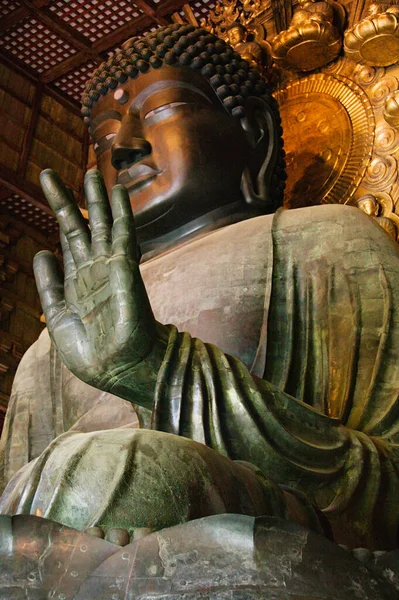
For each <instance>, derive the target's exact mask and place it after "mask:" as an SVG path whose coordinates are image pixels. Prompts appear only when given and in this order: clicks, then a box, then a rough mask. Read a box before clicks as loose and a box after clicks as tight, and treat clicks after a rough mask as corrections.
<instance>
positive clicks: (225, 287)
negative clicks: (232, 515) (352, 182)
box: [0, 206, 399, 548]
mask: <svg viewBox="0 0 399 600" xmlns="http://www.w3.org/2000/svg"><path fill="white" fill-rule="evenodd" d="M141 270H142V276H143V279H144V282H145V284H146V288H147V291H148V294H149V297H150V300H151V304H152V306H153V310H154V314H155V316H156V318H157V319H158V320H159V321H160V322H162V323H169V322H171V323H173V325H175V326H177V327H178V329H179V330H182V331H183V332H182V333H179V332H178V330H177V329H176V327H174V326H170V327H169V343H168V348H167V351H166V354H165V357H164V360H163V364H162V366H161V369H160V372H159V374H158V381H157V385H156V389H155V394H154V403H153V406H152V411H151V414H149V413H148V412H146V411H145V410H142V409H141V411H138V412H139V415H140V420H141V424H142V425H144V426H146V427H148V428H152V429H157V430H159V431H162V432H167V433H172V434H176V435H179V436H184V437H187V438H190V439H193V440H195V441H197V442H201V443H203V444H206V445H208V446H210V447H211V448H214V449H215V450H217V451H218V452H219V453H221V454H223V455H225V456H227V457H229V458H232V459H235V460H237V459H239V460H245V461H248V462H251V463H253V464H255V465H256V466H257V467H258V468H259V469H261V470H262V471H263V472H264V473H266V474H267V475H269V476H270V477H271V478H272V479H273V480H275V481H276V482H278V483H280V484H284V485H289V486H291V487H294V488H297V489H299V490H302V491H304V492H305V493H306V494H307V495H308V497H309V498H310V499H311V500H312V501H314V502H315V503H316V504H317V505H318V506H319V508H321V509H322V510H324V512H325V514H326V516H327V517H328V519H329V521H330V523H331V525H332V528H333V531H334V535H335V537H336V539H337V540H338V541H339V542H342V543H349V544H353V543H354V544H355V545H368V546H370V547H380V548H381V547H386V548H390V547H394V545H395V543H396V541H395V538H396V533H397V528H398V521H399V508H398V506H397V497H398V492H399V486H398V473H399V467H398V441H399V418H398V413H399V402H398V392H399V368H398V359H399V319H398V311H399V277H398V275H399V251H398V246H397V245H396V244H395V243H394V242H393V241H391V239H390V238H389V236H387V234H386V233H385V232H384V231H383V230H382V229H381V228H380V227H379V226H378V225H377V224H376V223H374V222H373V221H372V220H371V219H369V218H368V217H367V216H366V215H364V214H363V213H361V212H360V211H358V210H357V209H354V208H350V207H343V206H320V207H312V208H306V209H299V210H292V211H279V212H278V213H276V215H274V216H265V217H258V218H255V219H250V220H248V221H244V222H241V223H238V224H236V225H232V226H230V227H226V228H223V229H221V230H218V231H216V232H212V233H209V234H207V235H204V236H202V237H200V238H198V239H195V240H194V241H191V242H189V243H186V244H183V245H181V246H180V247H177V248H175V249H173V250H171V251H169V252H166V253H165V254H163V255H161V256H159V257H157V258H154V259H152V260H150V261H148V262H147V263H144V264H143V265H142V269H141ZM42 335H43V338H42V340H41V342H39V344H40V343H41V344H42V347H43V345H45V344H46V343H47V346H48V348H47V350H46V351H44V352H42V354H41V356H40V358H39V360H40V361H41V365H42V367H41V368H43V365H44V369H45V372H46V369H47V374H48V375H45V373H43V371H42V372H41V376H40V378H41V380H42V381H43V378H44V379H45V381H46V383H45V385H47V386H49V381H52V383H51V385H52V388H51V389H50V390H49V389H48V388H47V391H46V394H45V395H43V393H42V392H43V385H42V387H40V385H37V384H36V379H35V377H34V374H35V372H36V373H37V362H36V361H37V360H38V357H36V356H34V354H35V350H34V349H31V350H30V351H28V352H30V355H29V360H26V357H25V359H23V361H22V362H21V366H20V369H19V371H18V374H17V377H16V382H15V386H14V391H13V395H12V400H11V402H10V409H9V413H8V416H7V421H6V425H5V430H4V433H3V437H2V450H1V453H2V460H3V465H4V467H3V469H4V477H5V480H6V481H7V480H9V479H10V477H11V476H12V475H13V474H14V473H15V471H16V470H17V469H18V468H20V467H23V465H24V464H25V465H26V463H27V462H28V461H30V460H32V459H35V458H36V457H37V456H39V454H40V452H42V451H44V450H45V448H46V446H47V444H48V443H49V442H50V441H51V440H54V441H53V450H52V451H53V452H57V451H59V452H62V451H63V448H64V450H65V444H66V443H67V442H66V441H65V440H67V439H68V437H67V438H65V436H63V435H61V436H60V434H62V433H63V432H67V431H69V432H71V433H70V434H67V435H76V433H77V432H80V434H84V433H85V432H88V431H98V430H103V429H114V431H115V436H117V435H118V434H117V431H118V428H121V427H136V426H137V418H136V414H135V412H134V411H133V410H132V406H131V405H130V404H129V403H128V402H126V401H123V400H121V399H120V398H116V397H114V396H112V395H111V394H104V393H100V392H95V391H94V390H93V389H92V388H89V387H88V386H85V384H82V383H81V382H79V383H77V382H76V380H75V378H73V376H72V375H71V374H69V373H68V372H67V370H66V368H65V367H63V366H61V364H60V361H59V359H58V357H57V356H56V353H55V351H54V349H52V348H51V346H50V344H49V343H48V342H46V340H45V334H42ZM36 349H37V350H38V347H37V348H36ZM26 368H28V369H29V368H30V369H31V376H30V377H28V379H29V382H28V383H27V382H26V377H25V381H24V369H26ZM63 378H64V379H63ZM66 380H67V381H68V382H69V385H70V386H71V389H72V388H74V392H75V393H74V394H71V393H69V394H68V390H67V389H66V388H68V384H66ZM71 382H72V383H71ZM50 387H51V386H50ZM77 391H80V393H79V394H76V392H77ZM48 392H50V393H48ZM111 392H112V390H111ZM82 396H84V399H83V397H82ZM131 400H132V402H134V398H132V399H131ZM35 409H38V412H37V414H36V410H35ZM38 421H40V424H39V425H38V426H37V427H36V429H35V426H34V425H35V422H38ZM72 432H75V433H72ZM57 436H60V437H57ZM82 443H83V442H82ZM57 448H58V450H57ZM75 462H76V461H75ZM36 468H37V467H36ZM41 468H42V467H41ZM43 468H45V466H43ZM75 468H76V467H75ZM32 469H33V470H34V467H32ZM26 472H27V471H26V467H25V475H24V477H25V479H24V486H25V488H26V486H29V485H31V484H32V478H31V480H30V479H29V476H27V475H26ZM32 473H33V471H32ZM32 477H33V475H32ZM35 478H36V479H35ZM33 479H34V480H35V481H37V473H36V475H35V477H33ZM13 482H14V483H13ZM35 485H36V484H35ZM20 487H21V486H18V475H17V476H16V477H14V479H13V480H12V482H11V484H9V486H8V488H7V490H6V492H5V494H4V496H3V499H2V501H1V503H0V509H1V510H3V511H4V512H7V510H9V508H10V506H11V505H13V506H14V505H15V502H16V495H17V496H18V494H21V490H20ZM25 488H24V489H25Z"/></svg>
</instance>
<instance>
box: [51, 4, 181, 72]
mask: <svg viewBox="0 0 399 600" xmlns="http://www.w3.org/2000/svg"><path fill="white" fill-rule="evenodd" d="M185 2H186V0H165V1H164V2H162V4H161V5H160V7H159V8H158V9H157V10H156V13H155V14H156V17H157V18H158V17H159V18H161V17H164V16H165V15H169V14H170V13H172V12H173V11H176V10H180V8H181V7H182V6H183V4H185ZM147 3H148V0H147ZM153 22H154V17H149V16H148V15H146V14H144V15H141V16H140V17H137V19H132V20H131V21H128V22H127V23H125V24H124V25H122V26H121V27H119V28H118V29H115V30H114V31H112V32H111V33H109V34H108V35H106V36H104V37H103V38H101V39H100V40H98V41H97V42H94V44H93V45H92V50H93V51H94V52H95V53H96V54H100V55H101V54H102V53H104V52H107V50H109V49H110V48H114V47H115V46H117V45H118V44H121V43H122V42H124V41H126V40H127V39H128V38H129V37H132V36H134V35H136V34H137V33H140V31H143V30H144V29H147V28H148V27H151V25H152V23H153ZM87 60H89V57H88V56H87V54H85V53H83V52H79V53H78V54H75V55H74V56H72V57H70V58H68V59H66V60H64V61H63V62H61V63H59V64H58V65H56V66H55V67H53V68H51V69H49V70H48V71H46V72H45V73H43V75H42V76H41V80H42V81H44V83H50V82H52V81H55V80H56V79H59V78H60V77H63V75H66V74H67V73H69V72H70V71H72V70H73V69H75V68H77V67H79V66H80V65H81V64H83V63H84V62H85V61H87ZM104 60H105V57H104Z"/></svg>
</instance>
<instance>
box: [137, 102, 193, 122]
mask: <svg viewBox="0 0 399 600" xmlns="http://www.w3.org/2000/svg"><path fill="white" fill-rule="evenodd" d="M187 104H190V103H189V102H168V104H163V105H162V106H158V107H157V108H154V109H153V110H150V111H149V112H148V113H146V114H145V115H144V120H146V119H149V118H150V117H154V116H155V115H159V114H160V113H163V112H165V111H167V110H170V109H173V108H176V107H178V106H186V105H187Z"/></svg>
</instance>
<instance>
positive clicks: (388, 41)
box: [344, 3, 399, 67]
mask: <svg viewBox="0 0 399 600" xmlns="http://www.w3.org/2000/svg"><path fill="white" fill-rule="evenodd" d="M384 6H385V5H381V4H377V3H375V4H372V5H371V6H370V8H369V10H368V13H367V14H366V17H365V18H364V19H362V20H361V21H360V22H359V23H356V24H355V25H354V27H351V28H350V29H348V30H347V31H346V32H345V37H344V47H345V53H346V56H348V58H350V59H351V60H353V61H355V62H357V63H360V64H366V65H371V66H381V67H386V66H389V65H392V64H394V63H395V62H397V60H399V7H398V6H389V5H388V4H387V5H386V10H384Z"/></svg>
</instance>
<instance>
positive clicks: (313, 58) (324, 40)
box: [272, 0, 345, 71]
mask: <svg viewBox="0 0 399 600" xmlns="http://www.w3.org/2000/svg"><path fill="white" fill-rule="evenodd" d="M343 11H344V9H343V7H342V5H340V4H338V2H326V1H325V0H321V1H319V0H299V9H298V10H297V11H296V12H295V14H294V16H293V18H292V21H291V24H290V27H289V28H288V29H287V30H285V31H282V32H281V33H279V34H278V35H277V36H276V37H275V38H274V40H273V42H272V56H273V59H274V60H275V62H276V63H277V64H278V65H279V66H281V67H283V68H287V69H294V70H299V71H313V70H314V69H317V68H319V67H322V66H324V65H326V64H327V63H329V62H331V61H332V60H334V59H335V58H336V57H337V56H338V54H339V52H340V50H341V47H342V39H341V31H340V30H341V28H342V26H343V21H344V18H345V13H344V12H343Z"/></svg>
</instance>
